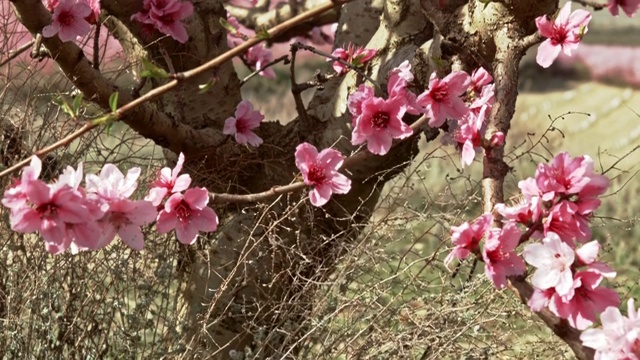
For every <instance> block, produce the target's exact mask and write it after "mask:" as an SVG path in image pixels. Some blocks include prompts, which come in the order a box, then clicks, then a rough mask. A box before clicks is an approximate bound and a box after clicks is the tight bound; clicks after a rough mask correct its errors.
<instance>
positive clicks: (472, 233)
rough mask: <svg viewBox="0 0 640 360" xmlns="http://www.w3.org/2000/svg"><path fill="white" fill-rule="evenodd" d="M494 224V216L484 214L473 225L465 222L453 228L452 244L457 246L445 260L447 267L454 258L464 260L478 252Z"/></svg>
mask: <svg viewBox="0 0 640 360" xmlns="http://www.w3.org/2000/svg"><path fill="white" fill-rule="evenodd" d="M492 222H493V215H491V214H483V215H482V216H480V217H478V218H477V219H476V220H475V221H474V222H473V223H472V224H469V223H468V222H464V223H462V224H460V225H459V226H452V227H451V230H450V231H451V242H452V243H453V245H455V246H454V248H453V250H451V252H450V253H449V255H447V257H446V258H445V259H444V263H445V265H449V263H451V261H453V259H454V258H456V259H458V260H464V259H466V258H467V257H468V256H469V254H470V253H471V252H475V251H477V249H478V244H480V240H482V238H483V237H484V235H485V234H486V233H487V232H488V231H489V229H490V228H491V223H492Z"/></svg>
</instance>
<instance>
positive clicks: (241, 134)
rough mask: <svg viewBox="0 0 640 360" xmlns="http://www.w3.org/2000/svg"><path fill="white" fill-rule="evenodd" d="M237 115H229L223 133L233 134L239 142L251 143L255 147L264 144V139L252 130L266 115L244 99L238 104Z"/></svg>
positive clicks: (243, 143)
mask: <svg viewBox="0 0 640 360" xmlns="http://www.w3.org/2000/svg"><path fill="white" fill-rule="evenodd" d="M235 115H236V116H235V117H229V118H227V120H225V122H224V129H223V130H222V133H223V134H225V135H233V136H234V137H235V139H236V142H237V143H238V144H242V145H247V144H250V145H251V146H255V147H258V146H259V145H260V144H262V139H261V138H260V137H258V135H256V134H255V133H254V132H253V131H252V130H253V129H256V128H258V127H259V126H260V122H261V121H262V119H264V115H262V114H261V113H260V112H259V111H257V110H253V105H252V104H251V102H250V101H247V100H242V101H241V102H240V103H239V104H238V107H237V108H236V114H235Z"/></svg>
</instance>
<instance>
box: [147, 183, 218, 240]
mask: <svg viewBox="0 0 640 360" xmlns="http://www.w3.org/2000/svg"><path fill="white" fill-rule="evenodd" d="M207 203H209V193H208V192H207V189H204V188H193V189H189V190H187V191H186V192H185V193H184V195H182V194H181V193H175V194H173V195H171V196H170V197H169V199H168V200H167V202H166V203H165V206H164V209H163V210H162V211H161V212H160V213H159V214H158V219H157V220H158V221H157V226H156V228H157V230H158V232H159V233H160V234H164V233H167V232H169V231H171V230H173V229H175V230H176V236H177V238H178V241H180V242H181V243H182V244H185V245H191V244H193V243H194V242H195V241H196V238H197V237H198V233H199V232H201V231H203V232H209V231H215V230H216V229H217V228H218V216H217V215H216V213H215V211H213V209H212V208H210V207H208V206H207Z"/></svg>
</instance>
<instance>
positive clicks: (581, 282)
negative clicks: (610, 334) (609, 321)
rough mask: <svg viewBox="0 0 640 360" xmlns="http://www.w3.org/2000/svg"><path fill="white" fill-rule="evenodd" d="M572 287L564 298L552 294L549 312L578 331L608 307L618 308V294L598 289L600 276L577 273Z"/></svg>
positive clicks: (591, 273)
mask: <svg viewBox="0 0 640 360" xmlns="http://www.w3.org/2000/svg"><path fill="white" fill-rule="evenodd" d="M573 279H574V280H573V286H572V287H571V289H570V291H569V293H568V294H567V295H565V296H560V295H558V294H554V295H553V297H552V298H551V301H550V302H549V310H551V312H553V313H554V314H556V315H558V316H559V317H561V318H563V319H567V321H568V322H569V324H570V325H571V326H573V327H575V328H576V329H578V330H584V329H586V328H588V327H589V326H591V324H593V322H594V321H596V316H597V314H600V313H601V312H603V311H604V310H605V309H606V308H608V307H609V306H615V307H618V305H619V303H620V298H619V297H618V294H617V293H616V292H615V291H613V290H611V289H608V288H605V287H599V285H600V282H601V281H602V275H600V274H598V273H596V272H593V271H579V272H577V273H576V274H575V275H574V278H573Z"/></svg>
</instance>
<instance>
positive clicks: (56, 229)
mask: <svg viewBox="0 0 640 360" xmlns="http://www.w3.org/2000/svg"><path fill="white" fill-rule="evenodd" d="M24 190H25V193H26V196H27V199H28V201H29V203H30V204H31V206H26V205H25V206H22V207H20V208H18V209H16V210H15V211H12V213H11V216H10V220H11V229H12V230H14V231H18V232H23V233H31V232H34V231H38V232H40V234H41V235H42V237H43V239H44V242H45V247H46V249H47V251H48V252H50V253H52V254H59V253H61V252H63V251H64V250H66V249H67V248H68V247H69V245H70V243H71V241H72V238H71V237H70V236H69V233H68V231H67V230H68V229H67V226H68V225H74V224H83V223H87V222H91V221H93V219H92V218H91V216H92V215H91V212H90V211H88V209H87V208H86V206H85V205H84V203H85V202H84V201H83V199H82V198H80V197H79V196H78V195H77V194H76V192H75V191H74V190H73V189H72V188H70V187H68V186H63V187H50V186H48V185H47V184H45V183H44V182H42V181H40V180H33V181H30V182H28V183H27V185H26V186H25V189H24Z"/></svg>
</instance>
